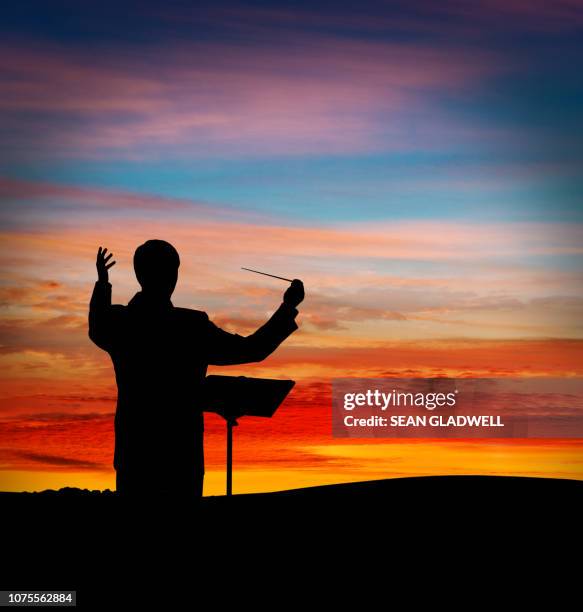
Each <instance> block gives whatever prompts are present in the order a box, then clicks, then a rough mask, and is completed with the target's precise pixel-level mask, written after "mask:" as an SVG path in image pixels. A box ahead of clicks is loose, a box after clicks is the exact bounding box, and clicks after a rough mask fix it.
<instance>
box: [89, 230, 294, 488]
mask: <svg viewBox="0 0 583 612" xmlns="http://www.w3.org/2000/svg"><path fill="white" fill-rule="evenodd" d="M111 258H112V254H111V253H109V254H108V253H107V249H102V247H99V249H98V252H97V261H96V265H97V273H98V280H97V282H96V283H95V287H94V289H93V294H92V296H91V302H90V308H89V337H90V338H91V340H92V341H93V342H94V343H95V344H96V345H97V346H98V347H99V348H101V349H103V350H104V351H106V352H107V353H108V354H109V355H110V357H111V360H112V362H113V366H114V370H115V377H116V383H117V388H118V398H117V408H116V414H115V453H114V462H113V463H114V468H115V470H116V489H117V492H118V493H119V494H121V495H123V496H124V497H132V498H135V497H141V496H144V495H150V494H151V491H152V490H156V491H158V492H159V493H162V494H164V495H166V496H167V497H177V498H181V499H182V498H190V499H197V498H200V497H201V496H202V492H203V482H204V417H203V410H204V391H203V385H204V380H205V377H206V372H207V367H208V366H209V365H235V364H244V363H253V362H258V361H263V360H264V359H265V358H267V357H268V356H269V355H271V353H273V352H274V351H275V350H276V349H277V347H278V346H279V345H280V344H281V343H282V342H283V341H284V340H285V339H286V338H287V337H288V336H290V335H291V334H292V333H293V332H294V331H295V330H296V329H298V325H297V323H296V321H295V317H296V316H297V314H298V310H297V308H296V307H297V306H298V305H299V304H300V303H301V301H302V300H303V298H304V287H303V283H302V282H301V281H300V280H299V279H294V280H293V281H292V282H291V284H290V286H289V287H288V288H287V290H286V291H285V293H284V295H283V301H282V303H281V304H280V306H279V307H278V308H277V310H276V311H275V312H274V314H273V315H272V316H271V317H270V318H269V320H268V321H267V322H266V323H265V324H263V325H262V326H261V327H260V328H259V329H257V330H256V331H255V332H254V333H252V334H251V335H249V336H241V335H239V334H236V333H229V332H227V331H225V330H223V329H221V328H220V327H218V326H217V325H215V324H214V323H213V322H212V321H211V320H210V319H209V317H208V315H207V314H206V313H205V312H203V311H200V310H194V309H189V308H180V307H176V306H174V304H173V303H172V301H171V299H170V298H171V296H172V293H173V291H174V289H175V287H176V284H177V281H178V270H179V267H180V257H179V255H178V252H177V251H176V249H175V248H174V247H173V246H172V245H171V244H170V243H168V242H165V241H163V240H148V241H147V242H145V243H144V244H142V245H141V246H139V247H138V248H137V249H136V252H135V255H134V269H135V273H136V277H137V279H138V282H139V283H140V286H141V288H142V290H141V291H139V292H138V293H136V294H135V295H134V297H133V298H132V299H131V300H130V301H129V303H128V304H127V306H124V305H120V304H112V302H111V300H112V285H111V283H110V282H109V269H110V268H111V267H112V266H113V265H114V264H115V261H111Z"/></svg>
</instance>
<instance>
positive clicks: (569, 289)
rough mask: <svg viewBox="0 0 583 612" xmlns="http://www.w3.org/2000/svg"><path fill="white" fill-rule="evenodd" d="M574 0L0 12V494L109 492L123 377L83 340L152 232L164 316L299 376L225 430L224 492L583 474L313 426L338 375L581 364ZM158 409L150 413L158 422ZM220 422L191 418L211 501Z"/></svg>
mask: <svg viewBox="0 0 583 612" xmlns="http://www.w3.org/2000/svg"><path fill="white" fill-rule="evenodd" d="M582 34H583V2H581V0H555V1H553V2H548V1H543V0H531V1H528V2H527V1H525V0H476V1H473V2H462V1H452V0H449V1H448V0H445V1H443V2H439V3H436V2H430V1H427V2H421V1H415V0H410V1H407V2H404V1H403V2H365V3H359V4H358V5H355V3H349V2H342V1H337V2H334V3H329V2H318V1H314V2H309V3H308V2H306V3H301V2H276V1H271V2H221V1H217V2H212V3H208V4H207V3H198V2H197V3H194V2H186V1H182V2H176V1H169V2H148V1H141V2H119V1H117V2H108V1H107V0H105V1H101V2H99V3H79V2H55V1H53V2H50V3H47V2H40V1H37V2H26V1H24V2H19V3H17V4H16V5H15V6H10V7H4V8H3V19H2V22H1V23H0V41H1V42H0V51H1V53H0V200H1V202H2V205H1V209H0V227H1V234H2V252H1V268H2V279H1V284H0V308H1V316H2V321H1V324H0V325H1V331H0V334H1V339H0V343H1V345H0V346H1V352H0V360H1V362H2V370H1V372H0V377H1V381H2V388H1V392H0V393H1V394H0V410H1V414H0V436H1V438H0V440H1V447H2V449H1V450H0V469H1V471H0V489H4V490H6V489H16V490H20V489H37V488H45V487H47V486H52V487H58V486H65V485H67V484H70V485H74V486H87V487H90V488H93V487H96V488H97V487H99V488H101V487H106V486H109V487H112V486H113V471H112V468H111V460H112V452H113V433H112V414H113V410H114V406H115V385H114V379H113V372H112V368H111V365H110V362H109V358H108V356H107V355H106V354H105V353H103V352H101V351H100V350H99V349H97V348H96V347H95V346H93V345H92V344H91V343H90V341H89V340H88V338H87V327H86V325H87V324H86V315H87V306H88V300H89V296H90V293H91V289H92V284H93V282H94V278H95V270H94V257H95V251H96V249H97V246H99V245H103V246H107V247H108V248H109V249H110V250H111V251H113V252H114V254H115V258H116V260H117V261H118V264H117V265H116V266H115V268H114V269H113V270H112V272H111V279H112V283H113V287H114V300H115V301H116V302H121V303H125V302H127V300H128V299H129V298H131V296H132V295H133V294H134V293H135V291H136V290H137V289H138V286H137V283H136V281H135V278H134V276H133V271H132V265H131V258H132V254H133V251H134V249H135V248H136V246H137V245H139V244H141V243H142V242H144V241H145V240H147V239H149V238H162V239H166V240H168V241H170V242H172V243H173V244H174V245H175V246H176V247H177V248H178V250H179V252H180V254H181V258H182V266H181V277H180V280H179V285H178V288H177V291H176V293H175V294H174V297H173V301H174V303H175V304H177V305H181V306H187V307H193V308H198V309H203V310H205V311H207V312H208V313H209V316H210V317H211V319H212V320H213V321H215V322H216V323H217V324H219V325H221V326H224V327H225V328H226V329H229V330H230V331H237V332H238V333H242V334H247V333H250V332H252V331H253V330H254V329H255V328H256V327H257V326H258V325H260V324H261V323H262V322H263V321H264V320H265V319H266V318H267V317H268V316H269V315H270V314H271V313H272V312H273V310H274V309H275V308H276V307H277V305H278V303H279V301H280V299H281V293H282V291H283V289H284V288H285V286H282V284H281V283H280V282H279V281H275V280H270V279H266V278H262V277H257V276H255V275H251V274H249V273H245V272H242V271H240V270H239V268H240V266H248V267H251V268H259V269H264V270H266V271H271V272H273V273H275V274H280V275H282V276H288V277H292V278H293V277H299V278H302V279H303V280H304V283H305V285H306V288H307V297H306V300H305V302H304V303H303V305H302V307H301V314H300V316H299V323H300V326H301V329H300V331H298V332H296V333H295V334H294V335H293V336H292V338H290V340H289V341H287V342H286V344H285V345H284V346H283V347H282V348H280V349H279V350H278V352H277V353H276V354H274V355H273V356H272V357H270V358H269V359H268V360H267V361H266V362H265V363H263V364H259V365H254V366H245V367H237V368H234V367H230V368H220V369H219V368H213V369H212V371H215V372H218V371H221V372H223V373H244V374H249V375H259V376H261V375H265V376H274V377H276V376H285V377H292V378H294V379H295V380H296V381H297V382H298V384H297V386H296V388H295V389H294V392H293V394H292V396H291V397H290V398H289V400H288V401H287V403H286V405H285V406H284V407H283V408H282V409H281V412H280V413H279V414H278V416H277V418H276V419H274V420H273V421H271V422H264V421H263V422H262V421H259V422H256V421H254V420H253V419H248V421H247V422H244V426H243V427H241V429H240V431H238V432H237V434H238V439H237V442H236V461H237V467H238V468H239V469H238V471H237V474H236V482H235V488H236V490H238V491H252V490H273V489H281V488H288V487H292V486H304V485H307V484H320V483H328V482H330V483H331V482H343V481H350V480H359V479H368V478H382V477H387V476H401V475H416V474H434V473H497V474H527V475H550V476H559V477H573V478H583V456H582V455H583V453H582V449H583V446H582V445H581V443H579V442H577V441H560V440H555V441H548V440H547V441H544V442H543V441H524V442H517V441H513V442H504V443H502V442H491V441H489V442H483V443H480V442H463V441H462V442H459V441H458V442H436V441H419V442H414V441H409V442H407V443H396V442H390V443H389V442H384V443H379V442H375V443H366V444H365V443H364V442H363V443H357V444H355V443H353V442H344V441H339V440H334V439H332V438H331V423H330V392H331V390H330V381H331V379H332V378H333V377H336V376H362V377H365V376H369V377H371V376H440V375H441V376H442V375H449V376H524V375H529V376H532V375H539V376H548V375H551V376H580V375H582V373H583V359H582V357H583V324H582V321H583V318H582V315H583V291H582V288H583V283H582V280H583V278H582V277H583V273H582V265H581V264H582V260H583V206H582V205H581V204H582V199H583V172H582V170H583V163H582V162H583V73H582V71H581V69H580V66H581V60H582V55H583V45H582V44H581V40H583V36H582ZM161 418H164V409H163V408H161ZM223 445H224V439H223V433H222V425H221V423H220V422H219V420H218V418H214V417H212V416H210V417H208V419H207V474H208V478H207V484H206V492H207V493H214V492H219V491H220V490H222V486H223V481H222V469H223V468H222V466H223V460H224V457H223Z"/></svg>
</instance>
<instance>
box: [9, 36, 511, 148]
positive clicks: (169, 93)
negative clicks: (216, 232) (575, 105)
mask: <svg viewBox="0 0 583 612" xmlns="http://www.w3.org/2000/svg"><path fill="white" fill-rule="evenodd" d="M3 64H4V66H3ZM500 65H501V64H500V63H499V62H498V63H497V59H496V58H495V57H494V56H492V55H491V54H488V53H485V52H480V53H479V54H477V55H476V54H474V55H473V56H472V57H471V58H468V57H466V56H465V55H464V54H460V53H459V52H458V51H455V50H449V49H440V48H431V47H424V46H414V45H410V44H386V43H380V42H358V41H350V40H348V39H333V38H330V37H325V36H323V37H320V38H314V37H311V38H308V37H302V38H300V39H296V40H294V41H291V42H290V41H286V42H285V43H284V44H280V45H276V46H274V45H271V46H269V47H262V46H261V45H258V46H256V47H249V46H245V45H240V46H237V45H236V44H234V43H232V44H226V43H222V44H218V43H215V44H213V43H207V44H204V45H203V44H198V45H196V44H191V45H182V46H180V45H175V46H174V47H165V48H164V49H154V50H149V51H147V50H144V51H143V53H142V54H140V56H139V57H130V56H129V55H128V54H126V55H123V54H121V56H120V55H116V56H115V57H114V56H113V54H112V55H111V56H104V57H103V56H102V57H100V58H99V59H95V58H92V57H89V56H79V55H71V54H68V53H65V52H64V51H63V50H61V49H59V48H55V47H53V48H29V49H22V48H10V49H5V51H4V53H3V54H2V55H0V67H5V68H9V69H10V72H9V73H8V74H18V78H10V77H5V78H4V82H3V83H2V86H3V92H4V93H3V97H2V99H1V100H0V109H2V110H4V111H11V112H20V111H23V110H24V111H27V119H26V121H27V122H28V121H32V124H25V125H23V126H22V127H23V128H27V127H28V130H26V129H24V130H23V131H24V132H27V131H28V138H29V140H30V144H32V142H33V141H36V140H37V139H38V137H39V134H38V133H35V132H36V131H37V130H38V129H39V126H38V125H35V124H34V119H30V113H31V112H32V113H34V111H39V112H43V113H46V112H58V113H61V114H62V113H71V114H73V113H74V114H75V117H76V118H77V119H78V118H79V117H81V118H82V128H81V129H76V128H73V129H60V130H59V131H58V132H57V131H53V130H51V129H49V127H48V126H45V129H46V130H47V134H46V138H48V139H49V140H50V145H51V146H52V147H53V149H54V153H55V154H61V153H67V154H71V153H77V154H85V155H92V154H98V153H99V152H106V151H109V152H111V151H117V152H118V153H123V154H126V155H135V156H138V157H139V156H140V155H147V154H148V148H149V147H160V146H164V145H172V146H174V147H179V148H180V147H182V148H186V149H188V151H189V152H191V153H197V152H198V153H199V154H205V155H209V154H212V153H213V152H217V151H221V152H223V153H229V152H231V153H241V152H251V153H254V152H263V153H268V152H285V153H290V152H291V153H299V152H303V153H322V152H355V151H368V150H378V149H383V148H386V147H387V146H388V147H389V148H394V147H395V146H405V147H406V146H408V145H407V142H409V146H410V145H413V146H415V143H412V142H411V138H412V130H411V129H410V128H411V126H410V122H411V121H413V122H417V123H419V122H421V123H423V122H425V121H428V120H429V119H432V121H430V123H431V124H432V125H433V126H437V127H434V130H436V129H438V127H439V129H438V131H439V132H440V133H439V134H438V133H437V132H435V134H434V140H436V141H437V140H439V141H440V142H441V139H442V136H443V134H444V133H447V134H448V135H449V137H450V138H452V137H455V136H456V134H457V136H458V137H459V138H464V137H465V134H464V132H465V131H466V130H469V131H470V132H471V131H472V129H473V128H471V129H470V128H464V127H462V126H459V125H453V124H452V122H451V121H448V120H447V118H446V117H438V116H436V113H438V111H437V110H436V109H435V108H432V107H431V106H430V103H429V102H428V101H427V97H428V96H431V95H432V94H436V93H439V92H442V93H443V92H450V93H451V92H454V91H463V90H464V89H467V88H468V87H470V86H472V85H475V84H476V83H477V82H480V80H481V79H483V78H484V77H486V76H488V75H491V74H492V73H493V72H495V71H497V70H500V69H501V68H500ZM77 119H76V120H77ZM433 119H437V120H435V121H433ZM12 120H14V117H13V118H12ZM41 130H42V126H41ZM413 131H414V130H413ZM431 138H432V137H431V133H426V134H424V142H425V145H426V146H428V143H429V146H430V141H431ZM46 144H49V143H46Z"/></svg>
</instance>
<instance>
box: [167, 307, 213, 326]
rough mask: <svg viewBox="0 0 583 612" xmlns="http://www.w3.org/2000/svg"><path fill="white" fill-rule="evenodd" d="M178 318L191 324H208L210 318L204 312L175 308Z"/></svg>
mask: <svg viewBox="0 0 583 612" xmlns="http://www.w3.org/2000/svg"><path fill="white" fill-rule="evenodd" d="M174 311H175V312H176V314H177V316H178V317H180V318H181V319H183V320H185V321H188V322H190V323H206V322H207V321H208V320H209V317H208V315H207V313H206V312H204V310H194V308H177V307H175V308H174Z"/></svg>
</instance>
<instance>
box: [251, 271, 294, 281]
mask: <svg viewBox="0 0 583 612" xmlns="http://www.w3.org/2000/svg"><path fill="white" fill-rule="evenodd" d="M241 270H247V271H248V272H255V274H263V276H271V278H279V280H284V281H287V282H288V283H291V282H293V281H292V280H291V278H284V277H283V276H275V274H267V272H259V270H251V268H241Z"/></svg>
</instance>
